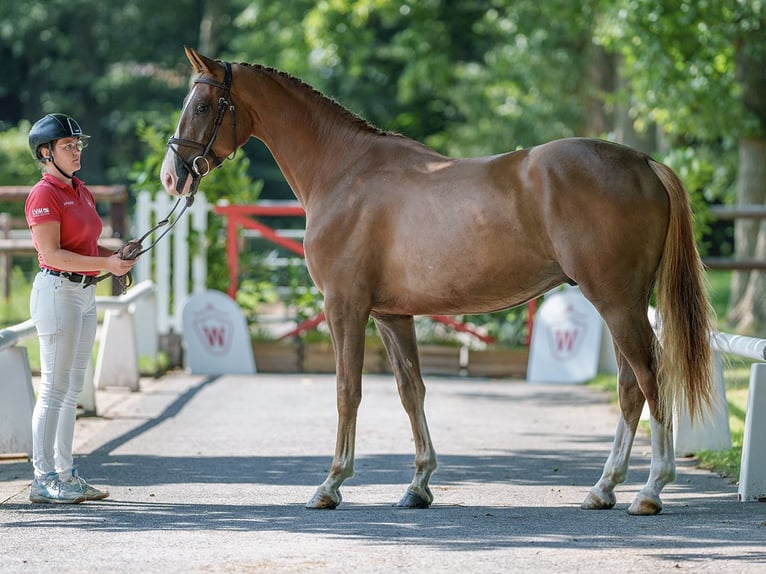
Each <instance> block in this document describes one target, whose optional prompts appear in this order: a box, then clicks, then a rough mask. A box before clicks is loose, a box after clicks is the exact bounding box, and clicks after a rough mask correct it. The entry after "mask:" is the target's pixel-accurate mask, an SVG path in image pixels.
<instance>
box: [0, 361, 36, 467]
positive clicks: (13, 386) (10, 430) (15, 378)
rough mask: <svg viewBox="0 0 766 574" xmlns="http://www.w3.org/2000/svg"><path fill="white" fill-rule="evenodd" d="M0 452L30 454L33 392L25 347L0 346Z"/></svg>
mask: <svg viewBox="0 0 766 574" xmlns="http://www.w3.org/2000/svg"><path fill="white" fill-rule="evenodd" d="M0 372H2V373H3V377H2V381H0V454H22V453H23V454H26V455H28V456H29V455H31V454H32V411H33V410H34V408H35V393H34V388H33V387H32V373H31V372H30V370H29V358H28V357H27V348H26V347H7V348H4V349H0Z"/></svg>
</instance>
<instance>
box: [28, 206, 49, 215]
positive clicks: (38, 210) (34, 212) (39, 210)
mask: <svg viewBox="0 0 766 574" xmlns="http://www.w3.org/2000/svg"><path fill="white" fill-rule="evenodd" d="M50 212H51V210H50V209H48V208H47V207H35V208H34V209H33V210H32V217H40V216H41V215H48V214H49V213H50Z"/></svg>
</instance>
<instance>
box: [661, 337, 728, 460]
mask: <svg viewBox="0 0 766 574" xmlns="http://www.w3.org/2000/svg"><path fill="white" fill-rule="evenodd" d="M673 431H674V433H673V439H674V441H675V451H676V456H690V455H692V454H694V453H695V452H698V451H700V450H726V449H730V448H731V429H730V428H729V407H728V405H727V403H726V385H725V382H724V380H723V359H722V357H721V353H720V352H718V351H714V352H713V401H712V405H711V410H710V412H707V413H705V414H704V415H703V416H702V420H697V421H695V423H694V425H693V426H692V422H691V417H690V416H689V409H688V407H687V406H686V401H683V402H681V404H679V405H677V411H676V413H675V421H674V425H673Z"/></svg>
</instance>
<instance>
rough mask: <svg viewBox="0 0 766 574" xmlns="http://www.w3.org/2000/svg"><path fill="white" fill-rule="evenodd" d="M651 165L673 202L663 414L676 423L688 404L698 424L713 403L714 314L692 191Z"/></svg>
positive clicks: (662, 307)
mask: <svg viewBox="0 0 766 574" xmlns="http://www.w3.org/2000/svg"><path fill="white" fill-rule="evenodd" d="M648 163H649V167H651V168H652V170H653V171H654V173H655V174H656V176H657V177H658V178H659V180H660V181H661V182H662V185H663V186H665V190H666V191H667V193H668V199H669V201H670V217H669V221H668V231H667V236H666V238H665V247H664V249H663V252H662V260H661V261H660V267H659V269H658V272H657V310H658V315H659V327H660V337H659V344H660V347H661V348H660V349H656V350H655V357H656V358H657V362H658V364H657V380H658V382H659V393H660V414H661V416H662V417H663V420H670V419H669V418H668V417H671V416H672V414H673V408H674V405H676V404H679V405H680V404H681V401H682V400H684V399H686V404H687V407H688V409H689V417H690V419H691V421H692V422H693V421H694V419H695V417H697V416H701V415H702V414H703V412H704V410H708V409H710V408H711V403H712V389H713V380H712V351H711V348H710V333H711V329H712V327H713V323H714V320H713V311H712V308H711V306H710V304H709V302H708V299H707V296H706V293H705V281H704V272H703V268H702V260H701V259H700V256H699V252H698V251H697V246H696V244H695V241H694V231H693V229H692V212H691V208H690V206H689V198H688V196H687V193H686V189H685V188H684V185H683V183H681V180H680V179H679V178H678V176H677V175H676V174H675V173H673V170H671V169H670V168H669V167H668V166H666V165H664V164H661V163H658V162H656V161H654V160H651V159H649V160H648Z"/></svg>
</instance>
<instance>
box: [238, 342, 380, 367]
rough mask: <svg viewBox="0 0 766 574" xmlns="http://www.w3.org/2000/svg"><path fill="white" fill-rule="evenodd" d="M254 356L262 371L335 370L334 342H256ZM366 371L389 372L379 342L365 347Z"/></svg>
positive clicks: (256, 365)
mask: <svg viewBox="0 0 766 574" xmlns="http://www.w3.org/2000/svg"><path fill="white" fill-rule="evenodd" d="M253 356H254V358H255V367H256V370H257V371H258V372H259V373H334V372H335V354H334V352H333V347H332V343H329V342H318V343H306V344H301V343H284V342H278V341H274V342H272V341H266V342H254V343H253ZM364 372H365V373H385V372H390V369H389V368H388V358H387V357H386V351H385V350H384V349H383V347H382V346H380V345H374V344H373V345H367V346H365V349H364Z"/></svg>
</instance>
